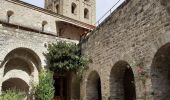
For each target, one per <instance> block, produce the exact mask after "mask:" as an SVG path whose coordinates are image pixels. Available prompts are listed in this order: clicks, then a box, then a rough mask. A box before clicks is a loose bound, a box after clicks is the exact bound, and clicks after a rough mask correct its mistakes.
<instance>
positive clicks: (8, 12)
mask: <svg viewBox="0 0 170 100" xmlns="http://www.w3.org/2000/svg"><path fill="white" fill-rule="evenodd" d="M13 14H14V12H13V11H11V10H9V11H7V22H8V23H9V22H10V17H11V16H12V15H13Z"/></svg>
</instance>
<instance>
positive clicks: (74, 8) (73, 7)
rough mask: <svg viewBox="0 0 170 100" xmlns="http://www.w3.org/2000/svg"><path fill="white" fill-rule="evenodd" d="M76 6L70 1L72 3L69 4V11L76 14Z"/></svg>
mask: <svg viewBox="0 0 170 100" xmlns="http://www.w3.org/2000/svg"><path fill="white" fill-rule="evenodd" d="M76 7H77V5H76V4H75V3H72V5H71V13H72V14H76Z"/></svg>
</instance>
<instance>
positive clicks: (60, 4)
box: [45, 0, 96, 25]
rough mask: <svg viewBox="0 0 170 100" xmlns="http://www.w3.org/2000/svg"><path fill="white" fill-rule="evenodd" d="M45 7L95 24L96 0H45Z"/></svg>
mask: <svg viewBox="0 0 170 100" xmlns="http://www.w3.org/2000/svg"><path fill="white" fill-rule="evenodd" d="M45 9H48V10H51V11H53V12H55V13H57V14H60V15H64V16H67V17H70V18H72V19H75V20H78V21H81V22H84V23H87V24H91V25H94V24H95V22H96V0H45Z"/></svg>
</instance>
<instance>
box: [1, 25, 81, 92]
mask: <svg viewBox="0 0 170 100" xmlns="http://www.w3.org/2000/svg"><path fill="white" fill-rule="evenodd" d="M10 25H12V24H7V23H6V24H4V23H3V24H0V54H1V56H0V64H1V66H0V80H1V81H0V93H1V86H2V83H3V82H5V81H7V82H8V80H9V82H10V81H12V80H13V79H14V80H15V79H16V78H17V79H22V80H23V82H25V83H27V85H28V86H31V83H30V82H31V80H33V82H35V83H37V82H38V72H39V71H40V69H42V68H46V59H45V56H44V55H43V53H45V52H47V45H48V44H49V43H52V42H57V41H67V42H75V43H77V42H78V41H73V40H68V39H62V38H58V37H55V36H53V35H50V34H44V33H39V32H33V31H28V30H24V29H20V27H19V26H15V25H14V26H15V27H14V26H13V27H11V26H10ZM13 65H14V66H13ZM24 68H25V69H24ZM12 82H13V81H12ZM13 85H14V84H13ZM7 86H8V83H7ZM9 86H10V84H9ZM4 88H6V87H4ZM30 89H31V87H29V90H30Z"/></svg>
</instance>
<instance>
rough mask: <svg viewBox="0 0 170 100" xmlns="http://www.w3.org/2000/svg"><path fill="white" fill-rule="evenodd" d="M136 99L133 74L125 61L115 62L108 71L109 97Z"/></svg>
mask: <svg viewBox="0 0 170 100" xmlns="http://www.w3.org/2000/svg"><path fill="white" fill-rule="evenodd" d="M115 98H119V99H122V100H136V89H135V81H134V74H133V71H132V69H131V67H130V65H129V64H128V63H127V62H126V61H118V62H116V63H115V65H114V66H113V68H112V69H111V73H110V99H111V100H113V99H115Z"/></svg>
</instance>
